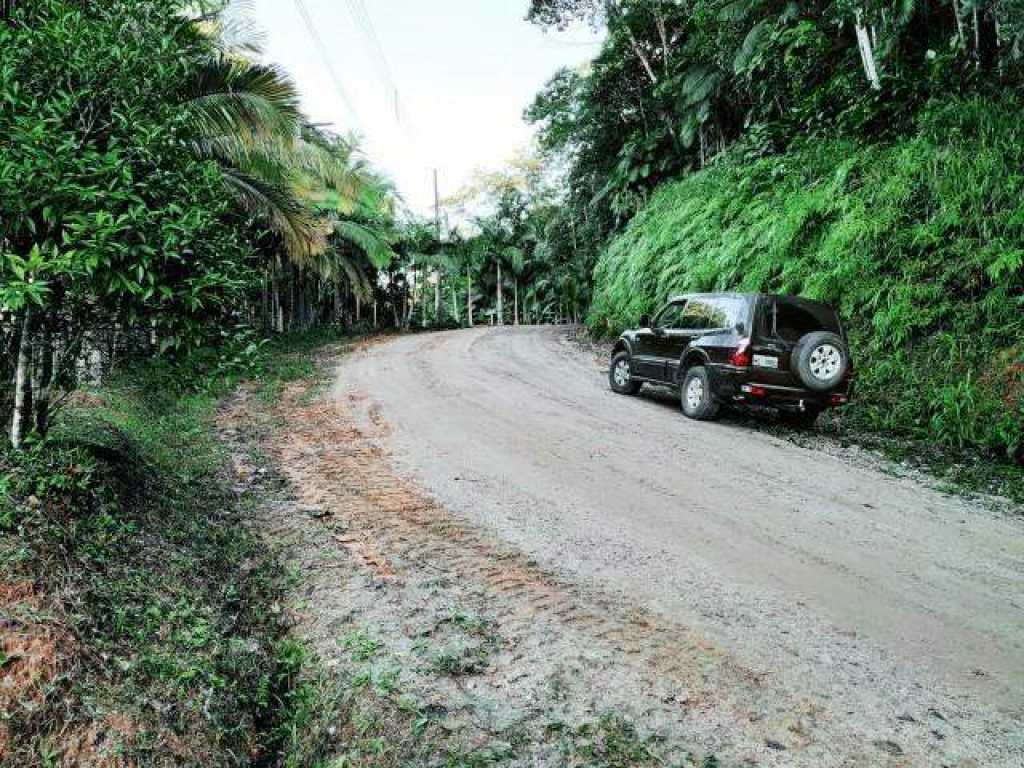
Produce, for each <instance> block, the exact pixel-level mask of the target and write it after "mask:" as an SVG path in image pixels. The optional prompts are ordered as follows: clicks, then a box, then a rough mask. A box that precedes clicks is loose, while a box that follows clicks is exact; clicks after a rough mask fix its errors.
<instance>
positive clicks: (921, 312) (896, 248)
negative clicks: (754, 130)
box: [588, 98, 1024, 456]
mask: <svg viewBox="0 0 1024 768" xmlns="http://www.w3.org/2000/svg"><path fill="white" fill-rule="evenodd" d="M1021 107H1022V104H1021V102H1020V101H1019V100H1018V99H1016V98H1008V99H1005V100H1003V101H1002V102H999V103H991V102H986V101H984V100H981V99H975V100H950V101H946V102H944V103H941V104H935V105H932V106H931V107H930V108H929V109H927V110H926V111H925V112H924V113H923V114H921V115H920V116H919V118H918V124H919V131H918V132H917V134H916V135H914V136H913V137H912V138H908V139H905V140H902V141H900V142H898V143H895V144H893V145H891V146H877V145H875V146H868V145H860V144H855V143H851V142H848V141H818V142H808V143H806V144H804V145H802V146H798V147H794V148H792V149H791V150H790V151H788V152H787V153H785V154H781V155H777V156H773V157H768V158H764V159H760V160H755V161H753V162H744V161H743V160H742V147H739V148H737V150H736V151H735V152H734V153H733V154H732V155H730V156H728V157H726V158H724V159H723V160H721V161H720V162H719V163H717V164H716V165H714V166H712V167H710V168H708V169H707V170H705V171H702V172H700V173H696V174H694V175H692V176H690V177H687V178H685V179H683V180H682V181H679V182H676V183H674V184H670V185H667V186H665V187H663V188H662V189H661V190H660V191H659V192H658V194H656V195H655V196H654V197H653V199H652V200H651V202H650V203H649V204H648V205H647V207H646V208H645V209H644V210H643V211H642V212H641V213H640V214H639V215H638V216H637V217H636V218H635V219H634V221H633V222H632V223H631V224H630V225H629V227H628V228H627V229H626V231H625V232H624V233H623V234H622V235H621V236H620V237H619V238H618V239H616V240H615V241H614V242H613V243H612V244H611V246H610V247H609V248H608V249H607V251H606V252H605V253H604V254H603V255H602V257H601V259H600V261H599V263H598V265H597V268H596V270H595V283H596V285H595V297H594V302H593V306H592V309H591V313H590V316H589V319H588V323H589V325H590V327H591V329H592V330H593V331H595V332H598V333H603V334H608V333H616V332H618V331H619V330H620V329H622V328H624V327H627V326H629V325H631V324H633V323H635V322H636V320H637V318H638V317H639V315H640V314H641V313H644V312H651V311H653V310H654V309H655V308H656V306H657V305H658V304H659V303H660V302H662V301H664V300H665V299H666V298H667V297H668V296H669V295H670V294H673V293H677V292H684V291H697V290H726V289H734V290H741V291H768V292H779V293H795V294H802V295H805V296H809V297H812V298H817V299H822V300H825V301H828V302H831V303H833V304H835V305H836V306H838V307H839V309H840V311H841V313H842V315H843V317H844V320H845V322H846V323H847V329H848V331H849V334H850V338H851V342H852V346H853V350H854V354H855V359H856V362H857V364H858V368H857V398H856V402H855V404H854V405H853V406H852V411H851V416H852V418H853V419H854V421H855V422H856V423H858V424H861V425H863V426H867V427H870V428H873V429H878V430H888V431H892V432H894V433H896V434H898V435H902V436H908V437H915V438H927V439H931V440H935V441H938V442H941V443H942V444H944V445H946V446H950V447H953V448H956V449H964V448H975V449H984V450H986V451H994V452H998V453H1000V454H1003V455H1006V454H1010V455H1017V456H1019V455H1020V451H1021V446H1022V443H1024V418H1022V405H1024V344H1022V339H1024V175H1022V174H1021V173H1020V169H1021V168H1022V167H1024V124H1022V123H1021V121H1020V118H1019V115H1020V112H1021Z"/></svg>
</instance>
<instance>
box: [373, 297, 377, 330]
mask: <svg viewBox="0 0 1024 768" xmlns="http://www.w3.org/2000/svg"><path fill="white" fill-rule="evenodd" d="M373 327H374V328H376V327H377V300H376V299H374V301H373Z"/></svg>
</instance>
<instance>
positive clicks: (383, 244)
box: [334, 221, 395, 269]
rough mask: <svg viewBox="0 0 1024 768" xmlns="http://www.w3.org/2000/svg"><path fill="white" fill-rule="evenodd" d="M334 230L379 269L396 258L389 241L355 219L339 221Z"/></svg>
mask: <svg viewBox="0 0 1024 768" xmlns="http://www.w3.org/2000/svg"><path fill="white" fill-rule="evenodd" d="M334 231H335V233H336V234H337V235H338V237H340V238H341V239H343V240H347V241H348V242H350V243H352V244H353V245H355V246H356V247H357V248H359V249H360V250H361V251H362V252H363V253H365V254H366V258H367V259H368V260H369V262H370V263H371V264H373V266H375V267H376V268H377V269H384V267H386V266H387V265H388V264H390V263H391V261H392V259H394V258H395V252H394V251H393V250H391V246H390V245H389V244H388V243H387V241H386V240H385V239H384V238H383V237H381V236H380V234H378V233H377V232H375V231H374V230H373V229H371V228H370V227H368V226H366V225H364V224H360V223H358V222H355V221H339V222H337V223H336V224H335V225H334Z"/></svg>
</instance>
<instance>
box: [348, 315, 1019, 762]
mask: <svg viewBox="0 0 1024 768" xmlns="http://www.w3.org/2000/svg"><path fill="white" fill-rule="evenodd" d="M357 393H358V396H359V398H360V399H361V398H364V397H367V396H368V398H369V403H370V405H369V406H368V408H367V409H366V411H365V421H366V423H367V424H369V423H370V422H373V423H374V424H376V425H377V426H378V427H379V426H381V425H386V428H385V429H384V430H382V431H381V441H382V442H383V444H384V447H385V448H386V451H387V454H388V456H389V461H390V462H391V464H392V465H393V466H395V467H397V468H398V470H399V472H400V474H402V475H403V476H404V477H406V478H409V479H410V480H412V481H414V482H415V483H416V484H417V485H419V486H420V487H422V488H423V489H425V491H426V492H427V493H428V494H429V495H430V496H431V497H432V498H434V499H436V500H437V502H438V503H439V504H440V505H441V506H443V507H444V508H446V509H448V510H450V511H451V512H452V513H453V514H454V515H456V516H457V517H458V518H459V519H460V520H462V521H464V522H465V523H466V524H468V525H470V526H473V527H475V528H476V529H477V530H479V531H482V532H485V533H486V535H488V536H492V537H494V538H495V539H497V540H500V541H502V542H505V543H507V545H508V546H510V547H514V548H515V549H517V550H518V551H520V552H522V553H524V555H525V556H527V557H529V558H532V559H535V560H536V561H537V562H538V563H539V564H540V565H541V566H543V567H545V568H547V569H550V571H552V572H554V573H557V574H559V576H561V577H562V578H564V580H565V583H567V584H570V585H573V588H574V589H575V590H578V592H579V594H581V595H586V594H601V595H604V596H606V597H607V596H611V600H612V604H618V605H622V606H635V607H636V608H637V609H640V610H643V611H645V612H647V613H648V614H649V615H650V616H652V617H654V619H653V620H654V621H655V622H658V621H662V620H664V621H665V622H666V626H672V627H679V628H681V629H680V632H681V633H682V634H680V638H681V639H680V641H679V642H680V645H687V646H688V648H689V651H688V658H689V660H690V663H696V664H699V663H702V662H701V659H700V658H697V657H699V656H700V655H702V654H703V655H705V656H707V657H709V658H711V657H713V658H714V659H715V661H714V662H713V664H715V665H718V666H722V665H723V664H726V663H727V664H728V665H729V666H730V669H736V670H742V672H735V673H730V674H732V675H733V678H734V679H733V682H729V681H730V679H732V678H729V677H728V676H722V675H719V676H718V677H714V676H712V677H713V678H714V679H716V680H719V681H720V682H719V684H720V685H722V686H730V687H732V686H734V687H733V690H732V691H731V692H729V694H728V697H729V699H730V702H731V703H730V706H731V707H732V711H733V714H735V710H736V708H737V706H740V707H742V700H743V696H744V691H743V690H742V685H741V683H740V682H739V681H740V680H741V678H742V679H748V680H753V681H756V685H757V686H758V688H759V690H760V691H761V693H759V696H760V697H761V698H762V702H761V703H762V704H763V699H764V698H765V697H766V696H767V698H768V699H770V700H771V701H772V702H773V703H774V705H776V706H777V708H778V709H785V708H787V707H789V706H793V707H799V708H801V710H802V711H804V712H813V713H815V715H814V717H813V718H812V720H813V723H812V724H811V725H810V726H806V724H805V725H803V726H801V728H804V729H805V730H810V731H812V733H809V734H806V733H805V734H802V736H803V737H804V743H817V744H819V746H820V744H821V743H822V742H827V743H828V744H829V745H830V747H829V749H828V750H827V752H825V753H823V752H822V751H821V750H820V749H818V750H816V751H814V755H815V757H814V759H813V760H808V761H806V762H805V761H802V760H801V758H800V753H799V752H794V751H792V750H791V751H790V752H789V753H788V756H787V757H786V758H785V759H784V760H782V761H781V764H787V765H788V764H792V765H799V764H815V765H826V764H832V765H852V764H857V765H867V764H882V762H883V761H885V762H888V763H891V764H898V765H962V766H967V765H973V764H974V763H973V762H972V761H973V760H975V759H976V760H978V761H979V764H984V765H1006V766H1019V765H1024V519H1022V518H1014V517H1013V516H1011V515H1007V514H1001V513H995V512H990V511H986V510H984V509H982V508H981V507H980V506H976V505H975V506H972V505H971V504H970V503H968V502H964V501H962V500H960V499H957V498H952V497H948V496H945V495H942V494H940V493H938V492H936V491H934V490H930V489H928V488H926V487H923V486H922V485H920V484H919V483H917V482H915V481H913V480H911V479H899V478H896V477H894V476H892V475H891V474H886V473H884V472H882V471H880V470H879V469H877V468H875V466H873V465H874V462H873V460H872V459H871V458H870V457H864V456H861V455H859V454H857V453H856V452H855V451H839V450H831V451H829V450H822V451H817V450H810V449H806V448H801V447H798V446H795V445H793V444H791V443H789V442H786V441H783V440H780V439H778V438H776V437H773V436H770V435H767V434H764V433H761V432H757V431H755V430H751V429H749V428H747V427H745V426H743V425H741V424H738V423H735V422H730V421H729V420H725V421H722V422H719V423H711V424H705V423H697V422H693V421H689V420H687V419H685V418H684V417H682V415H681V414H679V413H678V411H677V410H675V409H674V408H673V407H672V406H671V404H668V403H666V402H665V401H664V400H660V401H659V400H657V399H652V398H645V397H644V396H642V395H641V396H640V397H638V398H628V397H622V396H617V395H614V394H612V393H611V392H609V391H608V389H607V384H606V378H605V373H604V371H603V370H602V369H601V367H600V364H599V363H598V362H597V361H595V360H594V359H593V358H592V357H591V356H589V355H587V354H584V353H582V352H579V351H578V350H576V349H575V347H574V346H573V345H571V344H569V343H568V342H566V341H564V340H563V338H562V336H561V334H559V333H558V331H556V330H552V329H531V328H523V329H511V328H502V329H475V330H472V331H456V332H450V333H441V334H430V335H420V336H412V337H402V338H398V339H395V340H393V341H389V342H386V343H384V344H380V345H376V346H371V347H368V348H366V349H364V350H362V351H360V352H359V353H357V354H355V355H354V356H353V357H350V358H348V359H347V360H346V361H345V362H344V364H343V365H342V366H341V368H340V370H339V377H338V381H337V383H336V386H335V391H334V394H335V395H337V396H338V397H339V399H340V400H344V399H345V398H346V397H347V398H349V399H354V396H355V395H356V394H357ZM765 691H768V693H765ZM723 695H725V694H723ZM738 702H739V703H738ZM716 716H717V715H716V714H715V712H714V711H711V712H709V713H707V717H710V718H714V717H716ZM730 717H732V715H730ZM759 717H760V716H759V715H757V714H756V713H755V714H752V715H751V720H755V721H756V720H757V719H758V718H759ZM791 730H792V729H791ZM737 738H740V739H742V738H743V737H742V735H740V736H738V737H737ZM758 738H760V736H758ZM823 754H826V755H827V757H823V756H822V755H823ZM855 755H856V758H854V756H855ZM871 755H876V757H877V763H876V759H875V758H872V757H871ZM893 761H895V762H893Z"/></svg>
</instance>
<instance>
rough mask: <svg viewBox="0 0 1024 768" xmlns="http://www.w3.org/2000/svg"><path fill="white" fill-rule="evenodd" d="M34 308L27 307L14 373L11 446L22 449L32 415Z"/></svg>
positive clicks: (23, 318)
mask: <svg viewBox="0 0 1024 768" xmlns="http://www.w3.org/2000/svg"><path fill="white" fill-rule="evenodd" d="M31 368H32V308H31V307H25V310H24V315H23V317H22V323H21V339H20V341H19V342H18V365H17V367H16V368H15V372H14V413H13V414H12V416H11V446H12V447H14V449H15V450H17V449H19V448H21V444H22V441H23V440H24V437H25V427H26V426H27V425H28V423H29V417H30V416H31V413H32V372H31Z"/></svg>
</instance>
